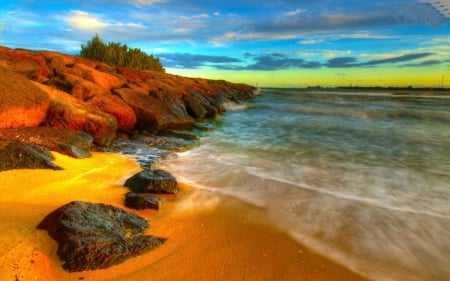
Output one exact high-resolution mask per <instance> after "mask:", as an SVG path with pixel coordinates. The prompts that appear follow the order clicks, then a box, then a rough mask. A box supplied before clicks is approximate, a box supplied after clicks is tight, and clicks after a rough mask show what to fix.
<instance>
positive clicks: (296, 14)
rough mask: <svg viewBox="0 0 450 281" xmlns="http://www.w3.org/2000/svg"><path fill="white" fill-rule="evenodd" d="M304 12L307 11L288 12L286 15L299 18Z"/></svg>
mask: <svg viewBox="0 0 450 281" xmlns="http://www.w3.org/2000/svg"><path fill="white" fill-rule="evenodd" d="M304 12H306V9H297V10H295V11H290V12H286V13H284V15H285V16H286V17H295V16H298V15H300V14H301V13H304Z"/></svg>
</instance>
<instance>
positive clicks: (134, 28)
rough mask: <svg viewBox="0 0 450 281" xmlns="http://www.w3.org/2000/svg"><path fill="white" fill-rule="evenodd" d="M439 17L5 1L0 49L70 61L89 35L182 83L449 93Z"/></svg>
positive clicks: (246, 4) (207, 0)
mask: <svg viewBox="0 0 450 281" xmlns="http://www.w3.org/2000/svg"><path fill="white" fill-rule="evenodd" d="M431 2H435V3H431ZM437 2H440V3H437ZM433 5H434V6H433ZM440 6H442V7H440ZM436 7H438V8H439V9H440V12H439V11H438V10H437V9H436ZM446 8H450V0H441V1H423V0H387V1H361V0H317V1H309V0H308V1H305V0H295V1H294V0H273V1H257V0H239V1H236V0H228V1H217V0H196V1H194V0H192V1H189V0H183V1H182V0H114V1H106V0H91V1H83V0H80V1H64V0H63V1H47V0H39V1H34V0H22V1H20V0H11V1H7V3H6V4H5V3H3V4H2V6H1V7H0V45H3V46H7V47H11V48H27V49H35V50H42V49H45V50H55V51H60V52H64V53H70V54H77V53H78V52H79V50H80V45H81V44H82V43H85V42H86V41H87V40H89V39H90V38H92V37H93V36H94V35H95V34H96V33H97V34H98V35H99V36H100V37H101V38H102V39H103V40H104V41H105V42H110V41H113V42H121V43H125V44H127V45H128V46H130V47H136V48H140V49H141V50H143V51H145V52H148V53H152V54H154V55H156V56H158V57H160V59H161V61H162V63H163V65H164V66H165V67H166V69H167V72H170V73H175V74H181V75H185V76H202V77H206V78H217V79H219V78H220V79H226V80H230V81H235V82H245V83H251V84H253V83H254V84H257V83H258V84H260V85H268V86H272V85H273V86H306V85H316V84H323V85H378V84H380V85H417V86H424V85H432V86H436V85H438V84H439V83H441V84H442V83H443V84H444V85H446V83H445V82H446V79H445V78H446V77H448V82H449V84H450V47H449V46H450V18H448V14H445V12H446V11H445V9H446ZM442 80H443V81H442ZM439 81H440V82H439Z"/></svg>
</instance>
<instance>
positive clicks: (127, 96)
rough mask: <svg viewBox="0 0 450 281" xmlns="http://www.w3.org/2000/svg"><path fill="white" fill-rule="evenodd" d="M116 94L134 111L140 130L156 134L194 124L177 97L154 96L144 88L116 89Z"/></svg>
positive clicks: (168, 95) (167, 95) (170, 95)
mask: <svg viewBox="0 0 450 281" xmlns="http://www.w3.org/2000/svg"><path fill="white" fill-rule="evenodd" d="M114 93H115V94H117V95H118V96H119V97H121V98H122V99H123V100H124V101H125V102H126V103H127V104H128V105H130V107H131V108H132V109H133V111H134V112H135V114H136V117H137V122H136V128H137V129H139V130H146V131H148V132H150V133H153V134H156V133H158V132H159V131H162V130H169V129H183V128H187V127H189V126H191V125H192V124H193V123H194V119H192V117H191V116H189V114H188V113H187V110H186V107H185V105H184V103H183V102H182V101H181V99H179V98H178V97H177V96H175V95H172V94H161V95H156V94H155V95H153V94H152V93H149V92H148V89H146V88H145V87H144V86H142V87H140V86H133V88H120V89H115V90H114Z"/></svg>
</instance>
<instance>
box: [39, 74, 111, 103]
mask: <svg viewBox="0 0 450 281" xmlns="http://www.w3.org/2000/svg"><path fill="white" fill-rule="evenodd" d="M46 84H47V85H49V86H52V87H55V88H57V89H59V90H61V91H64V92H67V93H70V94H71V95H72V96H73V97H75V98H77V99H79V100H82V101H87V100H89V99H91V98H92V97H94V96H97V95H104V94H109V91H107V90H105V89H104V88H103V87H101V86H99V85H97V84H95V83H94V82H91V81H88V80H86V79H83V78H81V77H79V76H75V75H72V74H68V73H62V74H58V75H57V76H55V77H53V78H52V79H50V80H49V81H48V82H47V83H46Z"/></svg>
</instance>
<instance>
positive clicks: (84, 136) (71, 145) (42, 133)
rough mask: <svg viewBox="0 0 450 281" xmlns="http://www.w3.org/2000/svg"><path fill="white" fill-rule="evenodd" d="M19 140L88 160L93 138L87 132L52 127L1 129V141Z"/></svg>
mask: <svg viewBox="0 0 450 281" xmlns="http://www.w3.org/2000/svg"><path fill="white" fill-rule="evenodd" d="M13 139H15V140H19V141H21V142H24V143H30V144H36V145H40V146H44V147H46V148H48V149H49V150H52V151H56V152H59V153H62V154H66V155H69V156H72V157H76V158H86V157H88V156H89V151H90V149H91V147H92V141H93V138H92V137H91V136H90V135H89V134H88V133H86V132H83V131H74V130H70V129H62V128H61V129H56V128H51V127H26V128H10V129H0V140H13Z"/></svg>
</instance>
